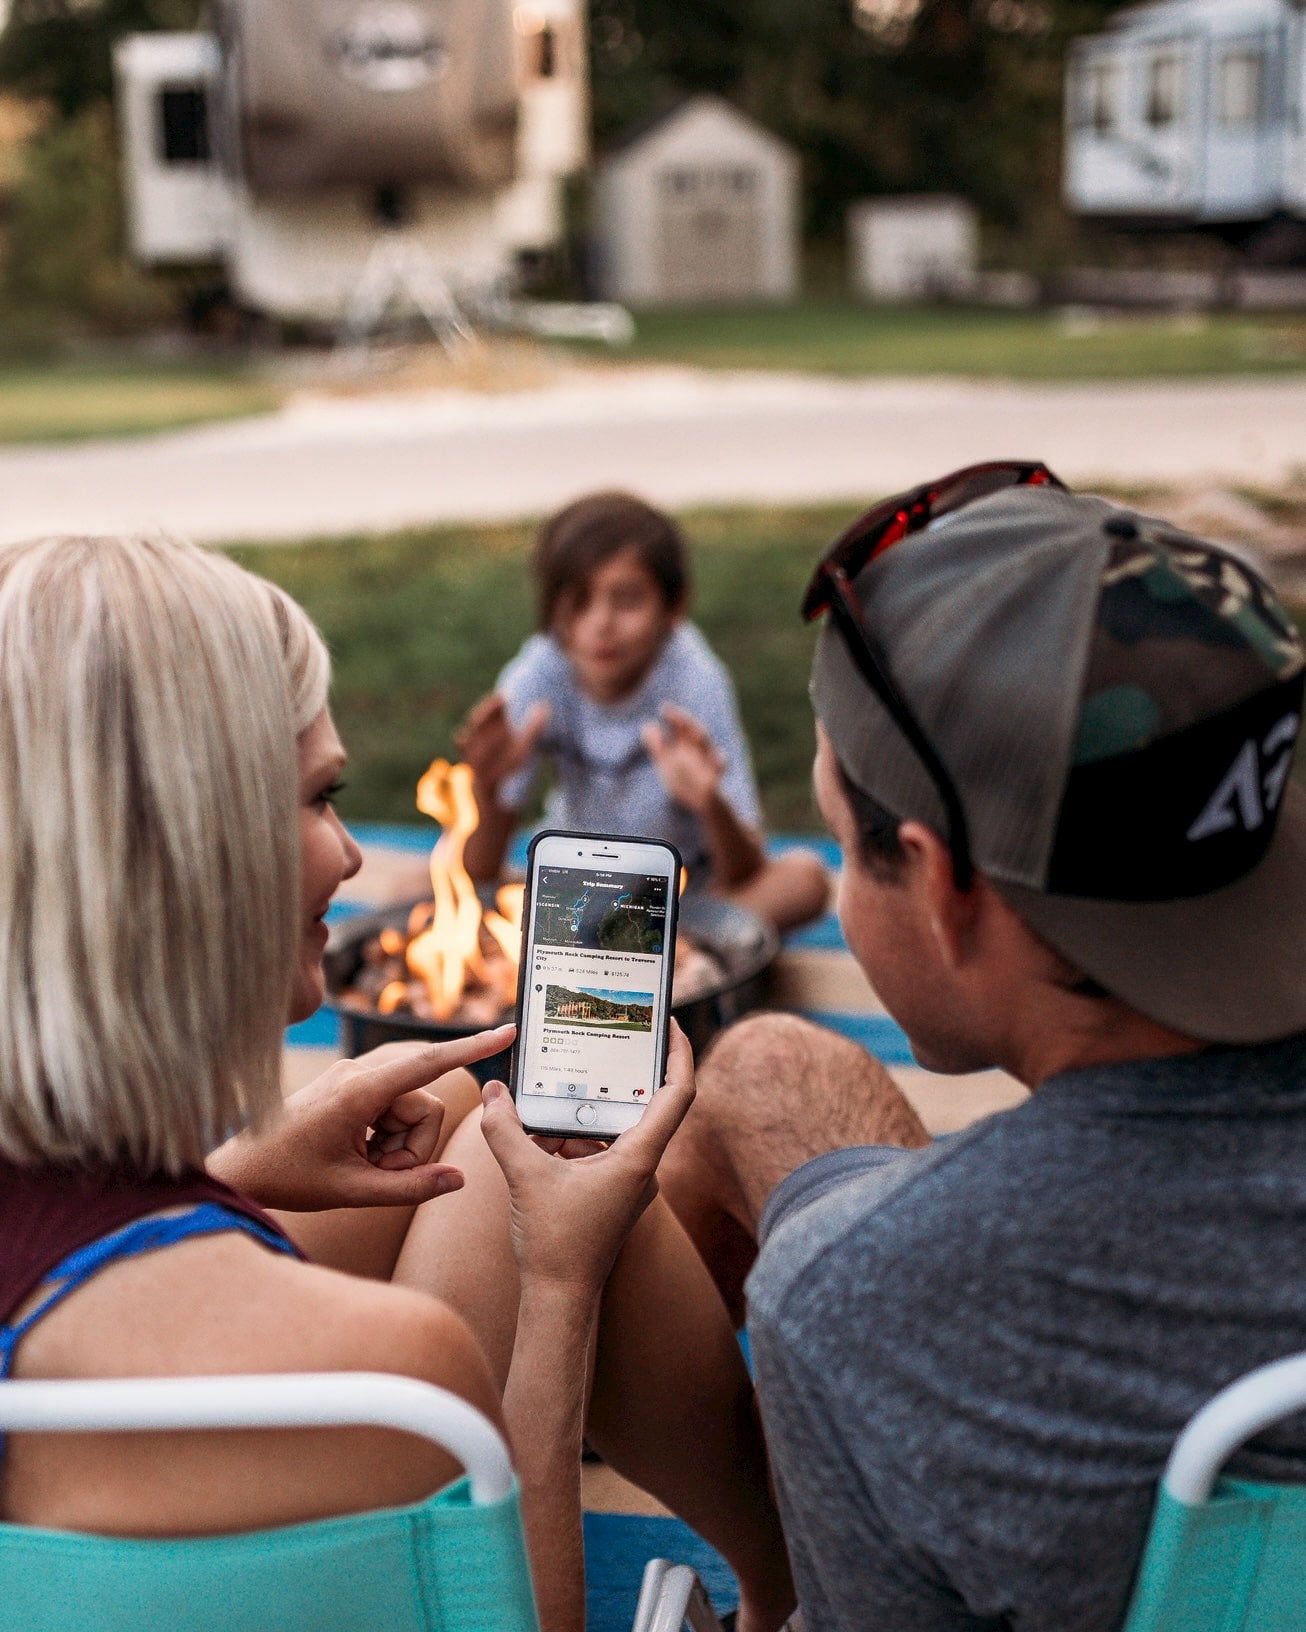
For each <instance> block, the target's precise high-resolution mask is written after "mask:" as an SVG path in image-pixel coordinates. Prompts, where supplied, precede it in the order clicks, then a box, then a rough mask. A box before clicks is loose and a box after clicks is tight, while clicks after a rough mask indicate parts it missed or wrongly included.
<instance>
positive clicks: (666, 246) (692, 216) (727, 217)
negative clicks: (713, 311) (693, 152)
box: [657, 165, 765, 305]
mask: <svg viewBox="0 0 1306 1632" xmlns="http://www.w3.org/2000/svg"><path fill="white" fill-rule="evenodd" d="M761 191H762V189H761V177H760V176H759V175H758V173H757V171H756V170H754V169H751V168H750V167H749V166H748V165H728V166H727V165H723V166H710V165H703V166H698V165H695V166H692V167H691V166H688V165H683V166H677V167H676V168H674V169H669V170H664V171H663V172H662V173H661V174H660V175H659V177H658V217H659V219H658V222H657V232H658V256H657V259H658V274H659V282H660V284H661V297H662V299H663V300H667V301H672V302H676V303H680V304H684V305H692V304H695V303H698V302H702V303H704V304H707V303H711V302H714V301H732V300H752V299H756V298H758V297H759V296H761V295H763V294H764V293H765V289H764V284H763V269H762V242H763V235H762V207H761V198H760V194H761Z"/></svg>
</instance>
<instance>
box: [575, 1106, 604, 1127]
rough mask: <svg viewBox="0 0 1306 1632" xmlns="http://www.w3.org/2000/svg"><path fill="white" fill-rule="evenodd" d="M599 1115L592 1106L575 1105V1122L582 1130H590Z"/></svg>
mask: <svg viewBox="0 0 1306 1632" xmlns="http://www.w3.org/2000/svg"><path fill="white" fill-rule="evenodd" d="M598 1115H599V1113H598V1112H597V1111H596V1110H595V1109H594V1107H593V1106H592V1105H577V1107H576V1120H577V1122H579V1123H580V1125H581V1127H583V1128H592V1127H593V1126H594V1124H595V1122H597V1121H598Z"/></svg>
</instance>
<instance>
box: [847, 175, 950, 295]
mask: <svg viewBox="0 0 1306 1632" xmlns="http://www.w3.org/2000/svg"><path fill="white" fill-rule="evenodd" d="M848 249H849V258H850V261H851V271H852V285H853V289H854V291H855V292H856V293H857V294H859V295H866V296H868V297H869V298H870V299H871V300H886V301H922V300H937V299H938V298H939V297H940V296H950V297H954V298H955V297H959V296H964V295H965V294H967V293H968V292H969V291H970V290H972V289H973V288H974V286H975V277H976V262H977V261H978V259H979V216H978V214H977V213H976V210H975V206H974V205H973V204H971V203H969V202H968V201H967V200H966V199H964V198H955V197H953V196H952V195H951V194H946V193H940V194H937V195H936V194H924V195H918V196H915V197H910V198H867V199H862V200H861V201H860V202H859V203H856V204H853V205H852V206H851V207H850V208H849V210H848Z"/></svg>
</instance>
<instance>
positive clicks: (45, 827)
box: [0, 538, 329, 1174]
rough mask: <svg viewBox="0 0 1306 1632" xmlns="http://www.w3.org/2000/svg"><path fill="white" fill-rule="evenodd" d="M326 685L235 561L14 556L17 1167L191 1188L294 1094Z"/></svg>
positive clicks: (321, 671) (3, 860) (3, 660)
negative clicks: (318, 732) (316, 750)
mask: <svg viewBox="0 0 1306 1632" xmlns="http://www.w3.org/2000/svg"><path fill="white" fill-rule="evenodd" d="M328 675H329V664H328V659H327V654H326V649H325V647H324V646H323V644H322V639H321V637H320V635H319V634H318V633H317V630H316V629H315V628H314V627H313V625H312V624H311V623H310V622H309V619H308V617H307V616H306V615H305V613H304V612H303V611H302V610H301V609H300V608H299V607H298V606H296V605H295V603H294V602H293V601H292V600H290V598H289V597H288V596H287V595H285V594H284V593H283V592H282V591H281V590H279V589H277V588H276V587H275V586H274V585H272V584H269V583H267V582H265V581H264V580H263V579H261V578H256V577H254V575H253V574H252V573H248V572H245V571H244V570H243V569H242V568H240V567H238V566H236V565H235V563H234V562H232V561H229V560H227V559H226V558H225V557H223V556H220V555H216V554H212V553H210V552H208V551H205V550H199V549H196V548H194V547H192V546H191V545H188V544H178V543H172V542H169V541H167V540H162V539H157V540H156V539H139V538H51V539H43V540H39V541H37V542H35V543H31V544H19V545H10V546H6V547H4V548H0V993H2V994H3V999H2V1001H3V1004H4V1014H3V1019H2V1020H0V1155H2V1156H5V1157H8V1158H9V1159H10V1160H12V1161H16V1162H21V1163H73V1164H78V1165H82V1166H96V1165H100V1164H114V1165H126V1166H129V1167H131V1168H133V1169H135V1170H138V1171H139V1172H142V1173H147V1174H148V1173H160V1172H161V1173H171V1174H175V1173H178V1172H180V1171H181V1170H182V1169H184V1168H187V1167H191V1166H198V1165H199V1164H200V1163H201V1162H202V1161H203V1159H204V1157H205V1156H206V1155H207V1154H208V1152H209V1151H210V1150H212V1149H213V1148H214V1146H215V1145H217V1144H219V1143H221V1141H222V1140H223V1139H225V1138H226V1137H227V1136H228V1135H229V1134H230V1133H232V1132H234V1131H235V1130H236V1129H238V1128H241V1127H244V1126H251V1125H252V1126H257V1125H259V1124H260V1123H262V1122H264V1121H265V1120H266V1119H267V1118H268V1117H269V1116H270V1115H271V1114H272V1112H273V1111H274V1110H275V1108H276V1107H277V1106H278V1105H279V1103H280V1090H279V1083H278V1070H279V1062H280V1050H281V1036H282V1031H283V1028H284V1026H285V1024H286V1017H287V1008H288V1004H289V1001H290V992H291V980H292V974H293V968H294V962H295V958H296V954H297V949H298V943H299V935H300V923H299V823H298V804H299V784H298V766H297V760H296V741H297V738H298V737H299V735H300V734H301V733H302V732H303V731H305V730H306V729H307V728H308V726H310V725H311V724H312V722H313V721H314V720H315V719H316V718H317V716H318V714H319V713H320V712H321V710H322V708H323V707H324V706H325V704H326V694H327V682H328Z"/></svg>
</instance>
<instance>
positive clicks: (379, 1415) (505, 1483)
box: [0, 1372, 539, 1632]
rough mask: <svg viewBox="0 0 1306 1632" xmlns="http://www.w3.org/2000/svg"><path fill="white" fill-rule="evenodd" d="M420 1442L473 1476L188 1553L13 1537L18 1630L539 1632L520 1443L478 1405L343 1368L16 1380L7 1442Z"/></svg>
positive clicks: (6, 1620) (40, 1535) (146, 1544)
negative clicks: (76, 1437) (234, 1431)
mask: <svg viewBox="0 0 1306 1632" xmlns="http://www.w3.org/2000/svg"><path fill="white" fill-rule="evenodd" d="M361 1424H368V1425H371V1426H375V1427H384V1428H400V1429H406V1430H407V1431H408V1432H410V1433H414V1434H421V1435H422V1436H423V1437H425V1438H427V1439H430V1440H433V1441H434V1442H435V1443H436V1444H438V1445H443V1446H444V1447H445V1449H446V1450H448V1451H449V1452H451V1453H452V1455H454V1456H455V1457H457V1459H458V1460H459V1461H460V1462H461V1463H462V1464H463V1466H464V1468H465V1469H466V1470H467V1472H466V1477H465V1478H463V1479H460V1480H458V1481H457V1483H455V1484H453V1485H450V1486H448V1487H447V1488H446V1489H445V1490H442V1491H439V1492H437V1494H436V1495H434V1496H431V1497H429V1498H428V1499H427V1500H426V1501H424V1502H418V1503H416V1504H414V1505H413V1506H410V1507H398V1508H388V1509H383V1510H380V1511H377V1512H371V1513H355V1514H347V1515H344V1516H342V1517H339V1518H330V1519H319V1520H314V1521H313V1522H311V1523H307V1524H292V1525H286V1526H283V1527H281V1528H278V1529H274V1530H257V1531H250V1532H244V1533H241V1534H236V1535H222V1536H203V1537H187V1538H184V1539H181V1540H137V1539H131V1540H124V1539H122V1538H114V1537H109V1536H98V1535H84V1534H80V1533H78V1534H74V1533H70V1532H67V1531H53V1530H41V1529H36V1528H33V1527H29V1526H24V1525H11V1524H0V1624H2V1625H3V1627H4V1632H52V1629H53V1628H58V1629H59V1632H539V1622H538V1620H537V1618H536V1614H535V1600H534V1596H533V1594H532V1591H531V1578H530V1570H529V1568H528V1565H527V1562H526V1545H525V1539H524V1537H523V1534H522V1526H521V1513H520V1510H519V1507H518V1498H517V1484H516V1480H515V1478H514V1476H513V1471H512V1466H511V1464H510V1462H509V1460H508V1451H507V1447H506V1446H505V1445H504V1443H503V1440H502V1439H501V1438H500V1436H499V1434H498V1432H497V1430H496V1429H495V1428H494V1427H493V1426H492V1425H491V1424H490V1423H489V1422H487V1421H486V1419H485V1418H484V1417H483V1416H481V1414H480V1412H478V1411H476V1410H475V1409H473V1407H472V1406H470V1405H468V1404H467V1403H466V1402H465V1401H464V1400H460V1399H458V1398H457V1396H455V1395H453V1394H450V1393H447V1392H446V1391H445V1390H444V1389H441V1388H433V1387H431V1386H430V1385H429V1384H426V1383H419V1382H417V1381H415V1380H414V1379H412V1378H404V1377H392V1376H383V1375H380V1374H377V1373H370V1372H366V1373H356V1372H336V1373H323V1374H304V1375H293V1374H291V1375H283V1376H260V1377H176V1378H173V1377H169V1378H140V1379H130V1380H125V1381H114V1382H4V1383H0V1433H8V1432H24V1433H27V1432H31V1431H33V1430H41V1431H46V1432H55V1433H59V1432H64V1433H67V1432H78V1431H89V1430H94V1431H96V1432H102V1431H106V1430H107V1431H111V1432H135V1431H141V1430H156V1431H157V1430H159V1429H187V1428H253V1427H261V1428H294V1427H309V1426H312V1427H344V1426H348V1425H361Z"/></svg>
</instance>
